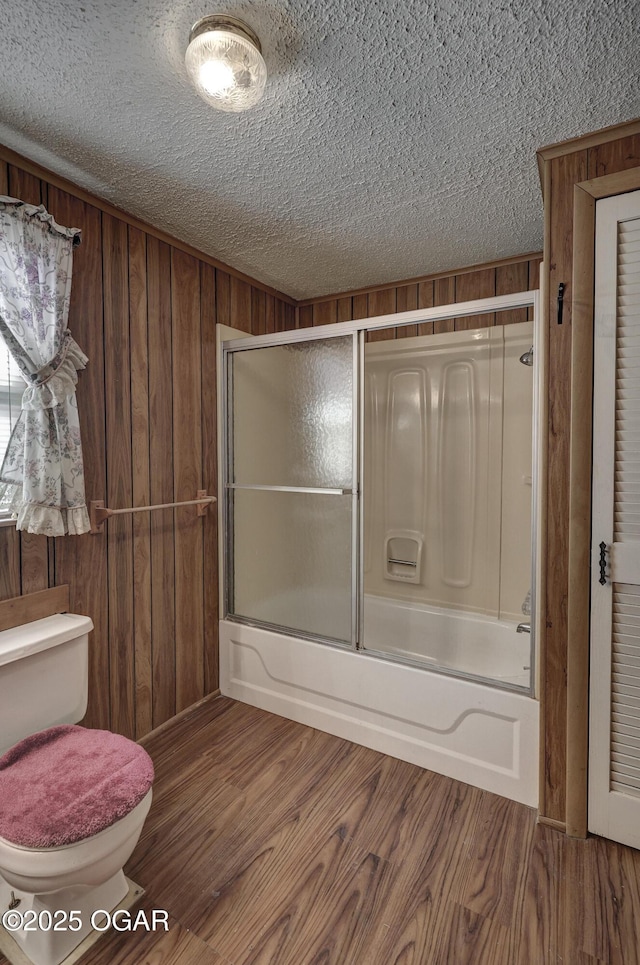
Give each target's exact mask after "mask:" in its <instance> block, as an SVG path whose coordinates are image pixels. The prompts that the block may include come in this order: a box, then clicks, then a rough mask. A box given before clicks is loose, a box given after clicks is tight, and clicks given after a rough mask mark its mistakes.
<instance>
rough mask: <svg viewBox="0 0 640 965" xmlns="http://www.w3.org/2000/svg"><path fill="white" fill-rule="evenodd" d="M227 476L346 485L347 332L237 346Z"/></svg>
mask: <svg viewBox="0 0 640 965" xmlns="http://www.w3.org/2000/svg"><path fill="white" fill-rule="evenodd" d="M230 364H231V366H232V369H231V375H232V378H231V383H230V384H231V386H232V388H231V392H232V404H231V406H230V411H231V412H232V413H233V421H232V433H233V467H232V478H231V482H233V483H236V484H238V485H242V486H247V485H263V486H308V487H318V488H325V489H350V488H351V486H352V449H353V440H352V425H353V338H352V336H351V335H348V336H345V337H344V338H343V337H341V338H329V339H321V340H317V341H313V342H298V343H296V344H293V345H275V346H272V347H270V348H258V349H249V350H247V351H243V352H235V353H234V354H233V355H232V356H231V359H230Z"/></svg>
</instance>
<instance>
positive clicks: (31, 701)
mask: <svg viewBox="0 0 640 965" xmlns="http://www.w3.org/2000/svg"><path fill="white" fill-rule="evenodd" d="M91 630H93V623H92V621H91V619H90V618H89V617H85V616H79V615H78V614H76V613H58V614H56V615H55V616H51V617H45V618H44V620H34V622H33V623H25V624H24V625H23V626H21V627H14V628H13V629H12V630H2V631H1V632H0V754H3V753H4V752H5V751H6V750H8V748H9V747H12V746H13V745H14V744H15V743H17V742H18V741H19V740H22V738H23V737H27V736H28V735H29V734H34V733H35V732H36V731H39V730H44V729H45V727H53V725H54V724H76V723H78V721H80V720H82V718H83V717H84V714H85V711H86V709H87V691H88V682H89V671H88V650H89V647H88V637H89V632H90V631H91Z"/></svg>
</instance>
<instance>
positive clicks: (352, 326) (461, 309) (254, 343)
mask: <svg viewBox="0 0 640 965" xmlns="http://www.w3.org/2000/svg"><path fill="white" fill-rule="evenodd" d="M525 308H526V309H529V308H530V309H532V313H533V320H532V321H533V344H534V346H535V347H536V349H537V351H535V352H534V365H533V383H534V384H533V426H532V477H533V478H532V482H533V486H532V512H531V537H532V539H531V557H532V580H531V582H532V586H531V591H532V592H531V598H532V599H531V618H530V627H531V633H530V661H531V662H530V666H531V678H530V686H529V688H526V689H525V688H523V687H519V686H511V685H504V684H499V683H497V682H494V681H492V680H491V678H487V677H480V676H476V675H474V674H468V673H462V672H460V671H456V670H451V669H448V668H446V667H442V668H440V667H434V666H429V667H428V668H426V669H428V670H429V671H431V672H433V673H442V674H445V675H447V676H454V677H461V678H462V679H467V680H473V681H477V682H479V683H483V684H486V685H488V686H494V687H498V688H499V689H503V690H512V691H515V692H516V693H521V694H525V695H529V696H533V695H534V694H535V693H536V692H537V690H538V681H537V674H538V667H539V662H538V660H537V659H536V651H537V639H536V638H537V634H536V628H537V627H539V626H540V600H539V593H538V584H539V583H540V582H541V581H540V579H539V564H540V558H541V555H542V554H541V553H540V533H541V522H542V520H541V512H540V495H541V490H542V488H543V487H542V486H541V478H540V476H541V471H542V460H541V458H540V452H541V431H542V424H541V414H542V405H541V403H542V399H543V391H542V389H543V385H544V366H543V365H542V364H541V358H540V356H541V354H542V353H543V352H544V348H543V347H544V344H545V343H544V340H543V338H542V332H541V330H540V326H541V317H540V292H539V290H538V289H535V290H532V291H525V292H516V293H513V294H509V295H495V296H492V297H491V298H481V299H474V300H473V301H467V302H458V303H456V304H451V305H439V306H437V307H435V308H426V309H417V310H413V311H409V312H396V313H392V314H389V315H379V316H376V317H375V318H360V319H354V320H353V321H349V322H336V323H334V324H331V325H323V326H321V327H320V326H318V327H312V328H302V329H291V330H288V331H284V332H276V333H273V334H269V335H244V336H241V337H239V338H234V339H225V340H222V341H221V343H220V344H221V349H222V360H221V373H220V374H221V376H222V378H221V380H220V383H221V384H220V383H219V411H220V413H221V418H220V422H219V429H220V438H221V443H222V445H221V449H220V459H219V491H220V492H221V493H223V494H224V498H223V499H220V500H219V502H218V507H219V516H220V533H221V534H222V537H223V538H222V540H221V545H222V552H221V554H220V570H221V572H220V606H221V613H222V616H221V619H223V620H231V621H234V622H238V623H245V624H247V625H249V626H255V627H261V628H264V629H266V630H272V631H277V632H279V633H283V634H285V635H287V636H294V637H300V638H303V639H307V640H311V641H313V642H317V643H322V644H325V645H327V646H333V647H338V648H339V649H343V650H344V649H347V650H352V651H362V652H364V650H365V648H364V647H363V644H362V641H361V639H360V635H361V628H362V609H363V605H364V571H363V566H362V560H363V549H364V548H363V539H364V526H363V513H364V501H363V500H362V499H361V495H362V493H361V486H362V478H363V456H364V454H363V449H364V446H363V443H362V440H363V438H364V435H363V431H364V404H363V400H364V378H363V375H364V346H365V340H366V333H367V332H371V331H376V330H378V329H385V328H401V327H403V326H405V325H415V324H420V323H423V322H437V321H444V320H448V319H456V318H465V317H468V316H469V315H486V314H492V313H494V312H495V313H496V314H498V313H500V312H503V311H514V310H516V309H525ZM228 330H229V329H228V328H226V331H228ZM349 334H351V335H353V336H354V341H355V343H356V344H355V346H354V353H353V355H354V383H353V459H354V462H353V471H354V480H353V481H354V486H353V491H352V498H353V501H354V510H353V515H352V567H353V569H352V585H353V586H354V587H356V588H357V592H356V593H355V594H354V599H352V639H351V644H350V645H349V644H341V643H339V642H337V641H336V640H332V639H327V638H323V637H319V636H317V635H316V634H307V633H304V632H302V631H299V630H295V629H292V628H288V627H283V626H280V625H274V624H268V623H264V622H261V621H258V620H252V619H250V618H246V617H242V616H236V615H234V614H233V613H231V612H230V610H229V602H230V598H231V597H230V594H232V592H233V555H232V553H233V549H232V546H231V540H232V534H233V525H232V523H233V517H232V513H230V510H229V506H230V500H229V492H230V491H231V490H230V483H229V478H228V473H229V466H230V464H231V449H230V442H231V433H230V431H229V424H230V423H229V417H230V401H229V391H230V385H229V365H228V358H229V355H230V354H233V353H234V352H240V351H249V350H251V349H257V348H269V347H272V346H275V345H290V344H294V343H297V342H303V341H318V340H322V339H327V338H337V337H340V336H345V335H349ZM426 337H427V338H428V336H426ZM541 350H542V351H541ZM269 488H270V489H283V490H287V489H290V488H291V487H269ZM336 492H337V491H336ZM366 653H367V654H368V655H370V656H372V657H375V658H378V659H385V660H389V661H391V662H393V663H405V664H407V665H409V666H412V667H418V668H421V669H425V667H424V664H423V663H421V662H420V661H419V660H413V659H411V658H410V657H404V656H398V655H396V654H393V655H391V654H387V653H384V652H382V651H377V650H368V649H367V650H366Z"/></svg>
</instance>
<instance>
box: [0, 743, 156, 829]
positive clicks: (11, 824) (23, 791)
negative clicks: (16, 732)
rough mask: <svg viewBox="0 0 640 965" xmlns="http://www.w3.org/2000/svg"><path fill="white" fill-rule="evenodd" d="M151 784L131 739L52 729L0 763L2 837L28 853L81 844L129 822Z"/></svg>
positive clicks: (147, 765)
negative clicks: (128, 815) (115, 826)
mask: <svg viewBox="0 0 640 965" xmlns="http://www.w3.org/2000/svg"><path fill="white" fill-rule="evenodd" d="M152 783H153V763H152V761H151V758H150V757H149V755H148V754H147V752H146V751H145V750H144V749H143V748H142V747H140V746H139V745H138V744H134V742H133V741H130V740H128V739H127V738H126V737H121V736H120V735H119V734H112V733H110V731H106V730H88V729H87V728H85V727H77V726H76V725H75V724H60V725H59V726H57V727H49V728H48V729H47V730H42V731H40V732H39V733H37V734H32V735H31V736H30V737H25V739H24V740H22V741H20V742H19V743H18V744H15V746H14V747H12V748H10V749H9V750H8V751H7V752H6V753H5V754H4V755H3V756H2V757H0V837H2V838H4V839H5V840H6V841H10V842H11V843H12V844H17V845H22V846H23V847H26V848H57V847H60V846H62V845H65V844H73V843H74V842H76V841H82V840H84V838H89V837H91V836H92V835H94V834H98V832H99V831H104V829H105V828H108V827H109V825H111V824H114V823H115V822H116V821H118V820H119V819H120V818H123V817H125V815H127V814H128V813H129V812H130V811H132V810H133V808H134V807H135V806H136V804H139V803H140V801H141V800H142V798H143V797H144V796H145V794H146V793H147V791H148V790H149V788H150V787H151V784H152Z"/></svg>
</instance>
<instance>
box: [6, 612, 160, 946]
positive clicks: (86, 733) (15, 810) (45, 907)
mask: <svg viewBox="0 0 640 965" xmlns="http://www.w3.org/2000/svg"><path fill="white" fill-rule="evenodd" d="M92 629H93V623H92V622H91V620H90V619H89V617H85V616H79V615H77V614H72V613H61V614H56V615H55V616H49V617H46V618H45V619H42V620H36V621H34V622H32V623H28V624H25V625H23V626H20V627H15V628H14V629H11V630H4V631H2V632H0V919H1V918H2V916H3V915H5V913H6V912H7V911H10V910H14V911H16V912H19V913H20V914H21V915H22V918H23V920H24V919H25V918H26V919H27V920H28V921H37V922H38V923H42V924H43V926H44V927H42V928H40V927H37V928H35V930H33V931H32V930H30V929H26V930H25V929H23V928H18V929H17V930H15V931H11V933H10V938H8V937H7V936H8V932H7V930H6V929H3V930H1V931H0V939H1V940H2V941H1V943H0V949H1V950H2V952H3V954H4V955H5V956H6V957H7V958H8V959H9V961H12V955H11V952H12V949H13V950H15V945H13V944H12V942H15V944H16V945H17V946H18V948H19V950H20V952H21V953H22V957H20V955H19V954H17V955H15V957H14V959H13V960H15V961H23V960H24V955H26V956H27V958H28V959H29V960H30V961H32V962H33V963H34V965H59V963H60V962H62V961H63V960H64V959H65V958H67V956H69V955H70V954H71V952H72V951H73V949H74V948H75V947H76V946H77V945H78V944H79V943H80V942H81V941H83V939H84V938H86V937H87V935H89V934H90V933H91V932H92V931H93V929H92V915H93V913H94V912H95V911H98V910H101V911H105V912H110V911H112V910H113V909H114V908H115V907H116V906H117V905H119V904H120V903H121V902H122V901H123V899H124V898H125V896H126V895H127V893H128V891H129V884H130V883H129V882H128V881H127V879H126V878H125V875H124V872H123V870H122V869H123V866H124V864H125V862H126V861H127V860H128V859H129V857H130V856H131V854H132V852H133V849H134V848H135V846H136V843H137V841H138V838H139V837H140V832H141V831H142V826H143V824H144V820H145V818H146V816H147V813H148V811H149V807H150V806H151V793H152V792H151V785H152V782H153V764H152V762H151V759H150V757H149V755H148V754H147V753H146V751H145V750H144V749H143V748H142V747H140V746H139V745H138V744H136V743H134V742H133V741H130V740H128V739H127V738H125V737H121V736H119V735H117V734H112V733H110V732H109V731H101V730H90V729H87V728H84V727H79V726H77V722H78V721H79V720H82V718H83V717H84V714H85V711H86V707H87V694H88V635H89V632H90V631H91V630H92ZM27 912H29V915H27V914H26V913H27ZM71 912H74V913H75V914H74V915H73V917H72V918H71V921H72V922H73V926H72V927H71V928H70V927H65V928H60V929H59V930H53V928H52V927H47V926H48V923H49V921H50V920H51V921H52V922H53V923H55V922H62V923H68V922H69V921H70V919H69V916H70V914H71ZM49 916H51V918H50V917H49ZM16 920H17V916H14V918H13V919H11V927H13V925H14V923H15V921H16ZM102 921H103V919H101V920H100V923H99V925H98V927H99V928H100V927H101V926H102ZM79 923H80V927H78V924H79Z"/></svg>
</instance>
